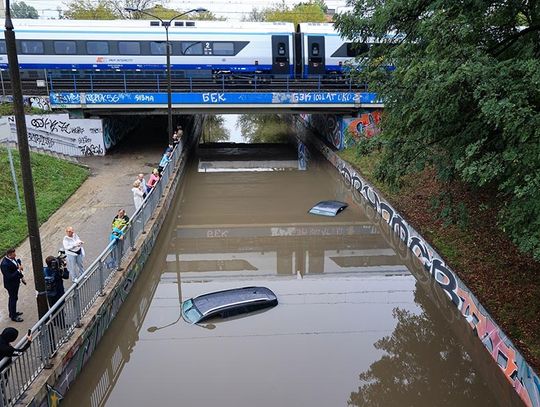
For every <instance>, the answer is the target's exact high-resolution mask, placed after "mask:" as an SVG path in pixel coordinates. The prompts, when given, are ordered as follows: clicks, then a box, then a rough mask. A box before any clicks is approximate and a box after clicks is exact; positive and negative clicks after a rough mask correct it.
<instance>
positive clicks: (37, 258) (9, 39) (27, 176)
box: [4, 0, 49, 319]
mask: <svg viewBox="0 0 540 407" xmlns="http://www.w3.org/2000/svg"><path fill="white" fill-rule="evenodd" d="M5 11H6V21H5V27H6V30H5V31H4V36H5V39H6V51H7V57H8V65H9V76H10V79H11V87H12V90H13V110H14V112H15V125H16V127H17V144H18V146H19V155H20V160H21V172H22V181H23V190H24V201H25V204H26V220H27V223H28V237H29V238H30V251H31V253H32V270H33V272H34V283H35V287H36V292H37V293H38V295H37V308H38V315H39V318H40V319H41V317H42V316H43V315H45V314H46V313H47V311H48V309H49V307H48V305H47V297H46V296H45V277H44V275H43V255H42V253H41V239H40V237H39V224H38V217H37V210H36V199H35V194H34V183H33V180H32V167H31V166H30V149H29V148H28V134H27V131H26V118H25V115H24V104H23V95H22V87H21V76H20V72H19V60H18V57H17V43H16V41H15V32H14V31H13V22H12V21H11V11H10V8H9V0H6V10H5Z"/></svg>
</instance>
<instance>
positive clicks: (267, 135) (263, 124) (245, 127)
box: [236, 114, 289, 143]
mask: <svg viewBox="0 0 540 407" xmlns="http://www.w3.org/2000/svg"><path fill="white" fill-rule="evenodd" d="M236 126H237V127H239V128H240V131H241V132H242V137H243V138H244V139H245V140H246V141H247V142H248V143H285V142H287V140H288V139H289V127H288V125H287V123H286V122H285V121H283V120H282V119H281V117H280V116H279V115H277V114H243V115H240V117H239V118H238V121H237V123H236Z"/></svg>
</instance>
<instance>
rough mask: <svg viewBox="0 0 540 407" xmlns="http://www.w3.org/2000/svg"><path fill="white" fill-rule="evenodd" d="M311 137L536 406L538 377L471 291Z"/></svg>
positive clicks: (539, 402) (356, 176) (539, 393)
mask: <svg viewBox="0 0 540 407" xmlns="http://www.w3.org/2000/svg"><path fill="white" fill-rule="evenodd" d="M310 141H311V142H312V143H313V144H315V146H316V148H317V149H319V150H320V151H321V152H322V153H323V155H324V156H325V157H326V158H327V159H328V160H329V161H330V162H331V163H332V164H333V165H334V166H335V167H336V168H337V169H338V171H339V172H340V174H341V175H342V177H343V178H344V180H345V182H346V184H347V185H348V186H349V188H351V189H352V192H353V196H357V197H359V198H360V199H362V200H365V202H366V203H367V204H368V206H369V207H371V208H372V209H373V211H374V212H375V213H377V214H378V215H379V216H380V217H381V218H382V220H383V221H384V223H386V224H387V225H388V227H389V229H390V230H392V231H393V232H394V235H395V236H396V237H397V238H398V239H399V240H400V242H401V244H402V246H403V247H404V248H406V249H407V250H408V251H410V252H411V253H412V254H414V255H415V256H416V257H417V258H418V259H419V260H420V262H421V263H422V265H423V268H424V270H425V271H426V272H427V274H428V275H429V276H431V278H432V279H433V280H434V281H435V282H437V283H438V285H439V286H440V287H441V288H442V289H443V292H444V293H445V294H446V296H447V297H448V298H449V299H450V300H451V301H452V302H453V303H454V304H455V306H456V307H457V308H458V310H459V311H460V313H461V315H462V316H463V317H464V318H465V319H466V320H467V322H468V323H469V325H470V326H471V327H472V328H473V331H474V332H475V334H476V335H477V336H478V337H479V339H480V340H481V341H482V343H483V344H484V346H485V348H486V349H487V350H488V352H489V353H490V355H491V356H492V358H493V359H494V360H495V362H496V363H497V365H498V366H499V367H500V368H501V370H502V371H503V373H504V375H505V377H506V378H507V380H508V381H509V382H510V383H511V384H512V386H513V387H514V389H515V391H516V392H517V393H518V395H519V396H520V397H521V399H522V400H523V401H524V403H525V404H526V405H527V406H531V407H539V406H540V378H539V377H538V375H537V374H536V373H535V372H534V371H533V370H532V368H531V367H530V366H529V364H528V363H527V361H526V360H525V359H524V358H523V356H522V355H521V354H520V353H519V351H518V350H517V349H516V347H515V346H514V345H513V343H512V342H511V341H510V339H508V337H507V336H506V335H505V334H504V332H503V331H502V330H501V328H500V327H499V326H498V325H497V324H496V323H495V321H494V320H493V318H492V317H491V316H490V315H489V314H488V312H487V311H486V310H485V309H484V308H483V307H482V306H481V305H480V303H479V301H478V300H477V298H476V297H475V296H474V294H473V293H472V292H471V291H470V290H469V289H468V288H467V286H466V285H465V284H464V283H463V282H462V281H461V280H460V279H459V277H457V275H456V274H455V273H454V272H453V271H452V270H451V269H450V268H449V267H448V266H447V265H446V264H445V263H444V261H443V260H442V258H441V257H440V256H439V254H438V253H437V252H436V251H435V250H434V249H433V248H432V247H431V246H430V245H429V243H427V241H426V240H425V239H424V238H423V237H422V236H421V235H420V234H419V233H418V232H417V231H416V230H415V229H414V228H413V227H412V226H411V225H409V224H408V223H407V221H406V220H405V219H403V217H402V216H401V215H400V214H399V213H398V212H397V211H396V210H395V209H394V208H393V207H392V206H391V205H390V204H389V203H388V202H387V201H385V200H384V198H383V197H382V196H381V195H380V194H379V193H378V192H377V191H376V190H375V189H374V188H373V187H372V186H371V185H370V184H369V183H367V182H366V181H365V180H364V179H363V178H362V177H361V176H360V175H359V174H358V173H357V172H356V171H355V170H354V169H353V168H352V167H351V166H350V165H349V164H348V163H346V162H345V161H343V160H342V159H341V158H339V157H338V156H337V155H336V154H335V153H334V152H333V151H332V150H331V149H330V148H328V147H327V146H326V145H324V144H323V143H322V142H320V141H319V140H317V139H313V138H311V139H310Z"/></svg>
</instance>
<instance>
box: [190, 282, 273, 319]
mask: <svg viewBox="0 0 540 407" xmlns="http://www.w3.org/2000/svg"><path fill="white" fill-rule="evenodd" d="M277 303H278V300H277V297H276V295H275V294H274V293H273V292H272V290H270V289H269V288H266V287H242V288H233V289H231V290H224V291H216V292H213V293H208V294H203V295H200V296H198V297H195V298H190V299H189V300H186V301H184V302H183V303H182V317H183V318H184V320H185V321H186V322H189V323H190V324H197V323H199V322H202V321H205V320H208V319H211V318H217V317H219V318H228V317H231V316H234V315H238V314H243V313H246V312H252V311H256V310H260V309H263V308H269V307H274V306H276V305H277Z"/></svg>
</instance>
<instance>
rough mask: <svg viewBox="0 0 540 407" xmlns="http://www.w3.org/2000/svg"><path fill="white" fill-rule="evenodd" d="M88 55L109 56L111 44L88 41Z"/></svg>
mask: <svg viewBox="0 0 540 407" xmlns="http://www.w3.org/2000/svg"><path fill="white" fill-rule="evenodd" d="M86 53H87V54H89V55H107V54H109V43H108V42H107V41H87V42H86Z"/></svg>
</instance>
